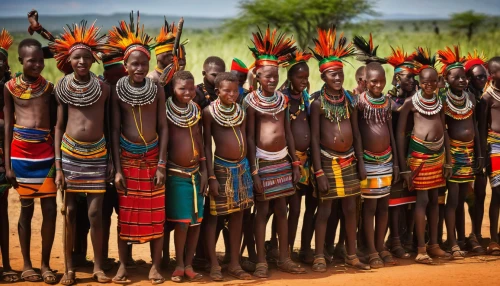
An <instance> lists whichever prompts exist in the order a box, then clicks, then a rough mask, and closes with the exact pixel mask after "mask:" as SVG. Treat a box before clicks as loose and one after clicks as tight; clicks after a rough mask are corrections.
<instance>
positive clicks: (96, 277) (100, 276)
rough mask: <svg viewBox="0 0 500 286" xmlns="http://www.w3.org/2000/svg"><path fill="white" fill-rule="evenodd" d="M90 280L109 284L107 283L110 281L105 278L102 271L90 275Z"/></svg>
mask: <svg viewBox="0 0 500 286" xmlns="http://www.w3.org/2000/svg"><path fill="white" fill-rule="evenodd" d="M92 280H94V281H96V282H99V283H109V282H111V280H112V279H111V278H109V277H108V276H106V274H105V273H104V271H97V272H94V273H92Z"/></svg>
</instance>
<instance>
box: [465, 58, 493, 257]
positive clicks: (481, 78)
mask: <svg viewBox="0 0 500 286" xmlns="http://www.w3.org/2000/svg"><path fill="white" fill-rule="evenodd" d="M485 61H486V57H485V56H484V54H483V53H482V52H481V53H478V52H477V51H476V50H474V53H473V54H471V53H468V54H467V57H466V62H465V63H464V69H465V75H466V76H467V82H468V85H467V91H468V92H470V93H472V94H473V95H474V98H475V106H476V110H475V112H474V114H475V117H476V122H478V119H479V116H478V114H479V113H478V112H480V108H481V107H480V104H479V103H480V99H481V96H482V95H483V90H484V87H485V85H486V82H487V81H488V71H487V70H486V68H485V65H486V62H485ZM475 136H476V137H479V134H476V135H475ZM479 147H481V146H479ZM486 152H487V150H483V149H481V154H482V155H483V156H485V153H486ZM477 156H478V155H477V154H476V157H477ZM487 181H488V179H487V177H486V174H485V173H484V170H483V169H481V170H476V180H475V181H474V186H473V190H472V192H470V193H469V194H467V197H466V199H465V202H467V204H468V205H469V214H470V217H471V223H472V231H471V234H470V235H469V237H468V239H467V244H466V246H467V249H468V250H469V251H471V252H472V253H474V254H477V255H483V254H485V253H486V251H485V250H484V248H483V247H482V246H481V242H482V239H483V237H482V235H481V226H482V225H483V216H484V200H485V198H486V184H487ZM457 238H458V240H459V241H460V240H465V214H464V211H463V209H459V210H457Z"/></svg>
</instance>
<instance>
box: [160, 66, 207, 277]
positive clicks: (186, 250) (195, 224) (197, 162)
mask: <svg viewBox="0 0 500 286" xmlns="http://www.w3.org/2000/svg"><path fill="white" fill-rule="evenodd" d="M172 82H173V87H174V96H173V97H169V98H168V99H167V102H166V108H167V119H168V133H169V138H170V140H169V144H168V151H169V154H170V156H169V157H168V162H167V171H168V176H167V183H166V196H167V198H168V200H167V205H166V211H167V220H169V221H172V222H175V223H176V225H175V233H174V239H175V255H176V261H177V266H176V268H175V271H174V272H173V274H172V281H174V282H182V280H183V279H184V275H185V276H187V278H188V280H189V281H199V280H201V279H202V277H203V276H202V275H201V274H199V273H196V272H194V270H193V266H192V262H193V256H194V252H195V249H196V245H197V242H198V236H199V233H200V223H201V221H202V220H203V206H204V198H203V196H204V195H206V192H207V171H206V157H205V151H204V148H203V139H202V135H201V124H200V122H199V121H200V118H201V112H200V108H199V106H198V105H197V104H196V103H194V101H193V98H194V97H195V95H196V91H195V85H194V77H193V75H192V74H191V73H190V72H188V71H179V72H177V73H176V74H175V75H174V77H173V79H172Z"/></svg>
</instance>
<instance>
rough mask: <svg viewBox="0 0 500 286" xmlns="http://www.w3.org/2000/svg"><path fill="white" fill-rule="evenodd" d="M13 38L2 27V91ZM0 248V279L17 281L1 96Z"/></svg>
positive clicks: (0, 42)
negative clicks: (12, 257)
mask: <svg viewBox="0 0 500 286" xmlns="http://www.w3.org/2000/svg"><path fill="white" fill-rule="evenodd" d="M13 41H14V39H13V38H12V36H11V35H10V34H9V32H7V30H5V29H2V33H0V77H1V78H0V90H2V91H4V85H5V83H7V82H9V80H10V79H11V76H10V68H9V62H8V59H9V54H8V50H9V48H10V46H11V45H12V43H13ZM0 99H1V100H0V104H1V105H0V108H1V109H0V126H1V128H0V136H1V140H0V141H1V142H0V148H1V152H0V249H1V251H2V270H3V272H2V280H3V281H4V282H7V283H11V282H17V281H18V280H19V277H18V276H17V273H16V272H14V271H12V267H11V266H10V257H9V236H10V234H9V212H8V209H9V201H8V197H9V189H10V184H9V183H8V182H7V179H6V177H5V164H4V159H5V157H4V137H5V134H4V112H3V109H4V101H3V96H2V97H0Z"/></svg>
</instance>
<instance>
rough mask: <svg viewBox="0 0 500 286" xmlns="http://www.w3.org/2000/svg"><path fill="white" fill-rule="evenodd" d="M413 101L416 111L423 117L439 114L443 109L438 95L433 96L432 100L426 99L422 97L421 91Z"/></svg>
mask: <svg viewBox="0 0 500 286" xmlns="http://www.w3.org/2000/svg"><path fill="white" fill-rule="evenodd" d="M411 100H412V102H413V106H414V107H415V109H416V110H417V111H418V112H419V113H420V114H423V115H427V116H430V115H434V114H438V113H439V112H440V111H441V109H442V108H443V104H442V103H441V100H439V99H438V98H437V96H436V94H433V95H432V98H431V99H426V98H424V97H423V96H422V90H420V89H419V90H418V91H417V93H416V94H415V95H414V96H413V97H412V98H411Z"/></svg>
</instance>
